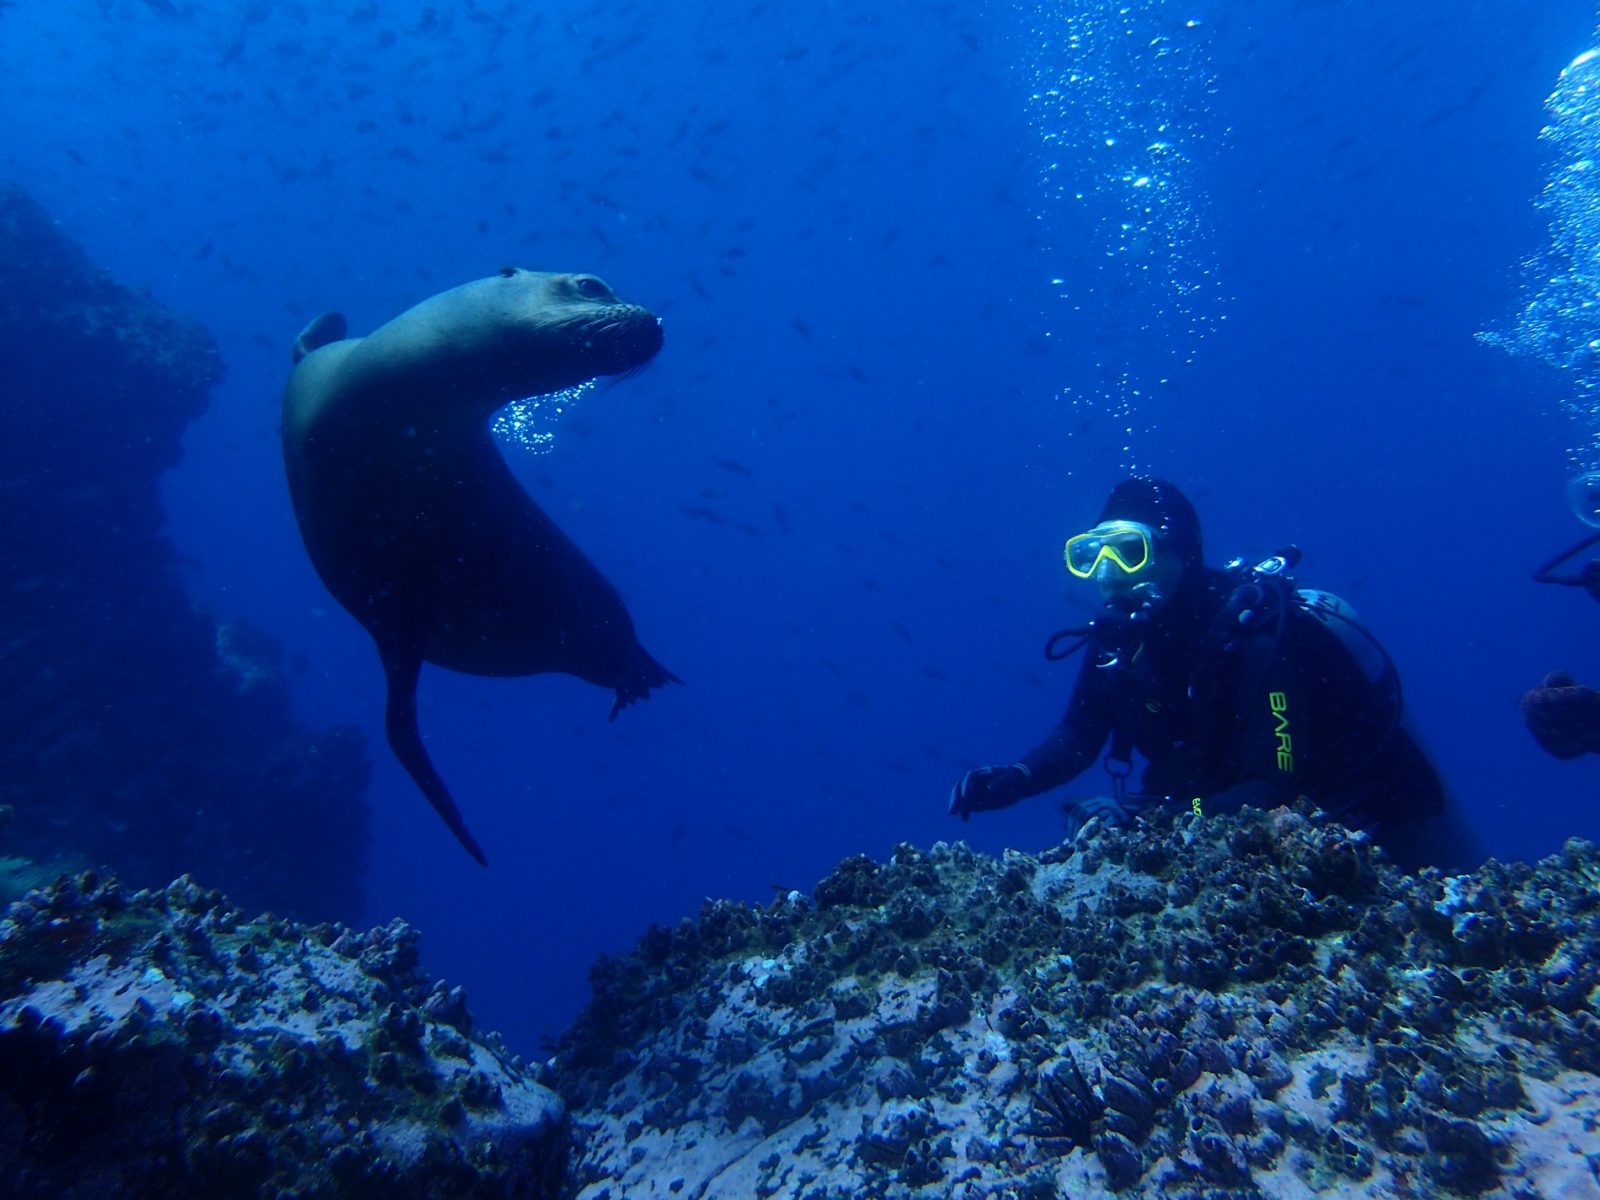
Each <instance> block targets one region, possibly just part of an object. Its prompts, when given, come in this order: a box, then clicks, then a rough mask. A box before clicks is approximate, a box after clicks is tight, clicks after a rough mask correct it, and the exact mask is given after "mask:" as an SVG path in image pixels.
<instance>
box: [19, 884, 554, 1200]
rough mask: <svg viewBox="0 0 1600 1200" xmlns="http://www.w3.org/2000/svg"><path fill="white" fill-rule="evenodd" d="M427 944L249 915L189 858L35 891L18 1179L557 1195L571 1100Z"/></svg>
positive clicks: (25, 906) (62, 1186)
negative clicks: (187, 865)
mask: <svg viewBox="0 0 1600 1200" xmlns="http://www.w3.org/2000/svg"><path fill="white" fill-rule="evenodd" d="M416 942H417V936H416V934H415V932H414V931H413V930H412V929H411V928H410V927H408V926H407V925H406V924H405V923H404V922H403V921H398V920H396V921H394V922H391V923H390V924H389V925H386V926H384V927H382V928H379V929H374V930H372V931H370V932H368V933H364V934H363V933H358V932H356V931H354V930H350V929H346V928H344V927H342V926H337V925H319V926H315V927H306V926H301V925H295V924H292V923H290V922H287V921H284V920H280V919H277V918H274V917H270V916H266V917H260V918H256V919H254V920H247V919H245V917H244V915H243V914H242V913H241V912H239V910H237V909H235V908H232V907H231V906H230V905H229V904H228V902H227V901H226V900H225V899H224V898H223V897H222V896H221V895H220V894H219V893H217V892H215V891H208V890H206V889H204V888H202V887H200V886H199V885H198V884H196V883H195V882H194V881H193V880H192V879H190V878H188V877H187V876H185V877H184V878H182V879H179V880H178V881H177V882H176V883H173V884H172V885H171V886H169V887H168V888H166V889H165V890H164V891H157V892H138V893H135V894H134V895H131V896H125V895H124V894H123V892H122V890H121V889H120V888H119V886H118V885H117V883H116V882H115V881H112V880H102V879H99V878H97V877H96V876H94V875H93V874H85V875H83V876H80V877H78V878H72V877H62V878H61V879H60V880H58V881H57V882H56V883H54V884H52V885H51V886H50V887H48V888H44V889H40V890H36V891H33V892H30V893H29V894H28V895H27V896H26V897H25V898H24V899H22V900H21V901H19V902H17V903H16V904H14V905H12V906H11V907H10V909H9V910H7V912H6V914H5V918H4V919H3V920H0V1163H4V1164H5V1167H4V1174H5V1181H6V1182H5V1189H4V1190H5V1195H6V1196H7V1197H11V1198H15V1200H35V1198H37V1200H47V1198H48V1200H63V1198H74V1197H85V1198H87V1197H100V1196H162V1197H173V1198H178V1200H182V1198H185V1197H194V1198H199V1197H215V1196H230V1197H254V1196H259V1197H269V1196H270V1197H279V1196H301V1197H308V1198H309V1197H319V1198H327V1200H334V1198H337V1197H352V1198H354V1197H368V1196H384V1197H402V1198H411V1197H415V1198H418V1200H422V1198H432V1197H440V1198H443V1197H452V1198H455V1197H512V1196H516V1197H534V1198H537V1197H541V1196H546V1195H554V1194H555V1193H554V1191H553V1190H552V1189H553V1183H554V1181H557V1180H559V1178H560V1176H561V1166H562V1163H563V1161H564V1156H565V1152H566V1140H565V1139H566V1128H565V1120H564V1116H563V1112H562V1107H561V1103H560V1101H559V1100H558V1099H557V1098H556V1097H555V1095H554V1094H553V1093H552V1092H550V1091H549V1090H548V1089H546V1088H545V1087H543V1086H541V1085H540V1084H539V1083H538V1082H537V1080H536V1079H535V1078H534V1077H533V1075H532V1074H531V1073H530V1071H529V1070H528V1069H527V1068H526V1067H525V1066H524V1065H523V1064H522V1063H521V1062H520V1061H519V1060H517V1059H516V1058H515V1057H513V1056H512V1055H510V1054H508V1053H507V1052H506V1051H505V1050H504V1049H503V1048H502V1047H501V1046H500V1045H499V1044H498V1042H497V1041H496V1040H494V1039H492V1038H490V1039H484V1038H480V1037H478V1036H475V1035H474V1034H473V1032H472V1023H471V1018H470V1017H469V1015H468V1013H467V1008H466V1001H465V997H464V995H463V994H462V992H461V990H460V989H459V988H457V989H451V988H447V987H446V986H445V985H443V984H438V983H433V982H432V981H430V980H428V979H426V978H424V977H423V976H422V975H421V974H419V972H418V970H417V946H416Z"/></svg>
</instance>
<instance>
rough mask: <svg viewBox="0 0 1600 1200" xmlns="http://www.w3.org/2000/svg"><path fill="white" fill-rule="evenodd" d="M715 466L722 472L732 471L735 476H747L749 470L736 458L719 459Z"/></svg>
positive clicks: (749, 472)
mask: <svg viewBox="0 0 1600 1200" xmlns="http://www.w3.org/2000/svg"><path fill="white" fill-rule="evenodd" d="M717 466H719V467H721V468H722V469H723V470H724V471H732V472H733V473H734V474H735V475H749V474H751V473H752V472H751V470H750V468H749V467H747V466H745V465H744V464H743V463H742V462H740V461H739V460H738V459H736V458H719V459H717Z"/></svg>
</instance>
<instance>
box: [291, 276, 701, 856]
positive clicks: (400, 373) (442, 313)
mask: <svg viewBox="0 0 1600 1200" xmlns="http://www.w3.org/2000/svg"><path fill="white" fill-rule="evenodd" d="M344 333H345V322H344V318H343V317H340V316H339V315H338V314H336V313H324V314H323V315H322V316H320V317H318V318H317V319H316V320H314V321H312V322H311V324H310V325H308V326H306V328H305V330H304V332H302V333H301V334H300V337H299V338H298V339H297V340H296V342H295V345H294V361H295V367H294V370H293V372H292V374H291V375H290V376H289V382H288V386H287V387H286V388H285V389H284V394H283V457H284V463H285V466H286V468H287V470H288V476H289V495H290V499H291V500H292V501H293V503H294V513H295V518H296V520H297V521H298V522H299V524H300V535H301V537H302V538H303V539H304V541H305V546H306V551H307V553H309V554H310V556H311V562H312V565H313V566H315V567H316V570H317V574H318V575H319V576H321V578H322V582H323V583H324V584H325V585H327V588H328V590H329V591H330V592H332V593H333V596H334V598H335V599H336V600H338V601H339V603H340V604H341V605H343V606H344V608H345V609H346V610H348V611H349V613H350V615H351V616H353V617H355V619H356V620H358V621H360V622H361V624H362V625H364V626H365V627H366V629H367V632H368V633H370V634H371V635H372V639H373V641H374V642H376V643H377V647H378V654H379V656H380V657H381V658H382V660H383V669H384V674H385V676H386V678H387V682H388V690H389V695H388V706H387V711H386V713H385V729H386V732H387V734H388V738H389V745H390V747H391V748H392V749H393V750H394V753H395V757H396V758H398V759H399V760H400V762H401V764H402V765H403V766H404V767H405V768H406V770H407V771H408V772H410V774H411V777H412V778H413V779H414V780H416V781H417V784H418V786H419V787H421V788H422V791H423V794H424V795H426V796H427V798H428V800H429V801H430V802H431V803H432V804H433V807H434V808H435V809H436V810H437V811H438V813H439V815H440V816H441V817H443V818H444V821H445V824H447V825H448V826H450V829H451V830H452V831H453V832H454V833H455V835H456V837H458V838H459V839H460V840H461V844H462V845H463V846H465V847H466V848H467V851H468V852H469V853H470V854H471V855H472V857H473V858H475V859H477V860H478V861H479V862H480V863H484V864H485V865H487V860H486V859H485V857H484V853H483V850H482V848H481V847H479V845H478V843H477V841H476V840H475V839H474V838H473V836H472V834H471V833H470V832H468V830H467V827H466V825H465V823H464V822H463V821H462V819H461V814H460V812H459V811H458V810H457V809H456V805H455V801H454V800H453V799H452V798H451V796H450V791H449V789H448V788H447V787H446V786H445V783H444V780H442V779H441V778H440V777H439V773H438V772H437V771H436V770H434V767H433V763H432V762H431V761H430V760H429V758H428V754H427V751H426V750H425V749H424V748H423V745H422V737H421V735H420V733H419V732H418V730H417V705H416V689H417V676H418V673H419V672H420V670H421V667H422V664H423V663H424V662H430V663H434V664H436V665H438V666H441V667H445V668H448V669H449V670H452V671H463V672H466V673H468V674H473V675H535V674H539V673H540V672H544V671H560V672H564V673H566V674H568V675H576V676H578V678H580V679H585V680H588V681H589V682H590V683H594V684H598V685H599V686H601V687H607V688H612V689H614V690H615V692H616V699H615V702H614V703H613V705H612V708H611V715H612V717H613V718H615V717H616V715H617V712H618V711H619V710H621V709H622V708H623V707H624V706H625V705H628V704H630V703H632V702H633V701H635V700H638V699H641V698H642V697H644V696H645V695H647V694H648V693H649V691H650V689H651V688H655V687H660V686H661V685H662V684H665V683H677V682H680V681H679V680H678V679H677V677H676V676H674V675H673V674H672V673H671V672H670V671H668V670H667V669H666V668H665V667H663V666H662V665H661V664H660V663H658V662H656V660H655V659H653V658H652V657H650V655H649V654H648V653H646V651H645V649H644V647H643V646H641V645H640V644H639V640H638V638H637V637H636V636H635V634H634V630H633V621H632V619H631V618H630V617H629V616H628V610H627V609H626V608H625V607H623V604H622V598H621V597H620V596H618V595H617V591H616V589H615V588H614V587H612V586H611V584H610V583H608V582H607V581H606V579H605V577H604V576H602V575H601V574H600V572H599V570H598V569H597V568H596V567H595V566H594V564H593V563H591V562H590V561H589V560H588V559H587V558H586V557H585V556H584V554H583V551H581V550H579V549H578V547H577V546H576V545H574V544H573V542H572V541H571V539H569V538H568V537H567V536H566V535H565V534H563V533H562V532H561V530H559V529H557V528H556V526H555V523H554V522H553V521H551V520H550V518H549V517H548V516H546V515H545V513H544V512H543V510H541V509H540V508H539V506H538V505H537V504H535V503H534V502H533V500H532V499H531V498H530V497H529V496H528V494H527V493H526V492H524V491H523V490H522V488H521V486H520V485H519V484H518V483H517V481H516V480H515V478H513V476H512V474H511V471H510V469H509V468H508V467H507V466H506V463H505V461H504V459H502V458H501V456H500V451H499V450H498V449H497V448H496V446H495V444H494V439H493V437H492V436H491V434H490V418H491V416H492V415H493V414H494V412H495V411H496V410H497V409H499V408H501V407H502V406H503V405H505V404H507V403H509V402H511V401H513V400H517V399H521V398H523V397H526V396H534V395H540V394H543V393H546V392H554V391H559V390H561V389H563V388H568V387H574V386H576V385H577V384H580V383H583V382H585V381H587V380H591V379H594V378H597V377H599V376H601V375H617V374H621V373H623V372H629V371H633V370H636V369H637V368H639V367H642V366H643V365H644V364H645V363H647V362H649V361H650V359H651V358H653V357H654V356H655V354H656V352H657V351H658V350H660V348H661V342H662V335H661V322H660V321H659V320H658V319H657V318H656V317H655V316H654V315H652V314H651V313H650V312H649V311H648V310H647V309H644V308H641V307H639V306H638V305H634V304H624V303H623V302H622V301H620V300H618V299H617V297H616V295H615V293H613V292H612V290H611V289H610V288H609V287H607V286H606V285H605V283H603V282H602V281H601V280H599V279H597V278H595V277H594V276H593V275H559V274H546V273H542V272H536V271H525V270H521V269H517V268H509V267H508V268H506V269H504V270H502V271H501V272H500V274H498V275H496V276H492V277H491V278H488V279H480V280H477V281H475V282H473V283H468V284H464V285H462V286H461V287H458V288H452V289H451V290H449V291H447V292H441V293H440V294H439V295H437V296H433V297H431V298H430V299H427V300H424V301H423V302H422V303H421V304H418V305H417V306H416V307H415V308H412V309H409V310H407V311H406V312H404V313H402V314H401V315H400V316H398V317H396V318H395V319H394V320H392V321H390V322H389V323H388V324H387V325H384V326H382V327H380V328H379V329H377V330H376V331H375V332H373V333H371V334H369V335H368V336H366V337H364V338H348V339H344V340H339V339H343V338H344Z"/></svg>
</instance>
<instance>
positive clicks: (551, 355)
mask: <svg viewBox="0 0 1600 1200" xmlns="http://www.w3.org/2000/svg"><path fill="white" fill-rule="evenodd" d="M492 282H497V283H499V284H500V285H501V286H503V287H504V288H506V289H507V291H508V292H509V293H510V296H509V297H508V300H509V304H510V306H511V309H512V311H513V312H514V313H515V315H516V320H514V321H510V322H507V323H506V325H505V326H504V328H505V330H506V335H507V337H508V338H509V339H510V340H511V341H512V342H514V343H515V348H516V349H523V348H525V349H526V351H527V353H528V355H529V356H530V358H531V359H533V360H535V361H537V362H538V363H539V373H540V374H541V376H543V377H544V383H545V385H546V387H547V388H548V390H551V391H555V390H558V389H560V388H564V387H573V386H575V385H577V384H580V383H584V382H586V381H588V380H590V379H595V378H598V377H599V376H602V375H622V374H625V373H627V372H629V371H636V370H638V369H639V368H640V367H642V366H644V365H645V364H646V363H648V362H649V361H650V360H651V359H652V358H654V357H655V356H656V352H657V351H659V350H660V349H661V343H662V333H661V320H660V318H658V317H657V316H656V315H655V314H654V313H652V312H651V311H650V310H649V309H647V308H644V307H642V306H641V305H638V304H628V303H625V302H624V301H622V300H620V299H618V297H617V294H616V293H615V292H613V291H612V290H611V288H610V287H609V286H608V285H607V284H606V282H605V280H603V279H601V278H599V277H598V276H596V275H587V274H562V273H552V272H543V271H527V270H523V269H522V268H520V267H503V268H501V270H500V275H499V278H498V280H496V281H492Z"/></svg>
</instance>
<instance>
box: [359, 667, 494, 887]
mask: <svg viewBox="0 0 1600 1200" xmlns="http://www.w3.org/2000/svg"><path fill="white" fill-rule="evenodd" d="M379 652H380V653H381V654H382V655H383V674H384V677H385V678H386V679H387V680H388V684H389V702H388V707H387V708H386V710H385V712H384V731H385V732H386V733H387V734H388V735H389V748H390V749H391V750H393V751H394V756H395V757H396V758H398V759H399V760H400V765H401V766H402V767H404V768H405V769H406V771H407V773H409V774H410V776H411V778H412V779H414V780H416V781H417V786H418V787H419V788H421V789H422V794H423V795H424V796H426V797H427V798H428V803H429V804H431V805H433V810H434V812H436V813H438V814H439V815H440V816H441V817H443V818H444V823H445V824H446V825H448V826H449V827H450V832H451V833H453V834H455V835H456V838H457V840H459V841H460V842H461V844H462V845H463V846H465V847H466V849H467V853H468V854H470V855H472V857H473V858H475V859H477V860H478V862H479V864H480V865H482V866H485V867H487V866H488V865H489V860H488V858H487V857H486V856H485V855H484V853H483V848H482V847H481V846H479V845H478V839H477V838H475V837H473V836H472V832H471V830H469V829H468V828H467V823H466V822H465V821H463V820H462V819H461V811H460V810H459V809H458V808H456V802H455V800H454V799H453V798H452V797H451V795H450V789H449V788H448V787H446V786H445V782H444V780H443V779H441V778H440V777H439V772H438V771H436V770H435V769H434V766H433V760H432V759H430V758H429V757H428V751H427V749H426V748H424V746H423V745H422V734H421V732H420V731H419V730H418V729H417V676H418V675H419V674H421V672H422V655H421V654H419V653H418V652H417V651H415V650H413V649H410V648H409V647H400V646H380V647H379Z"/></svg>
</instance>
